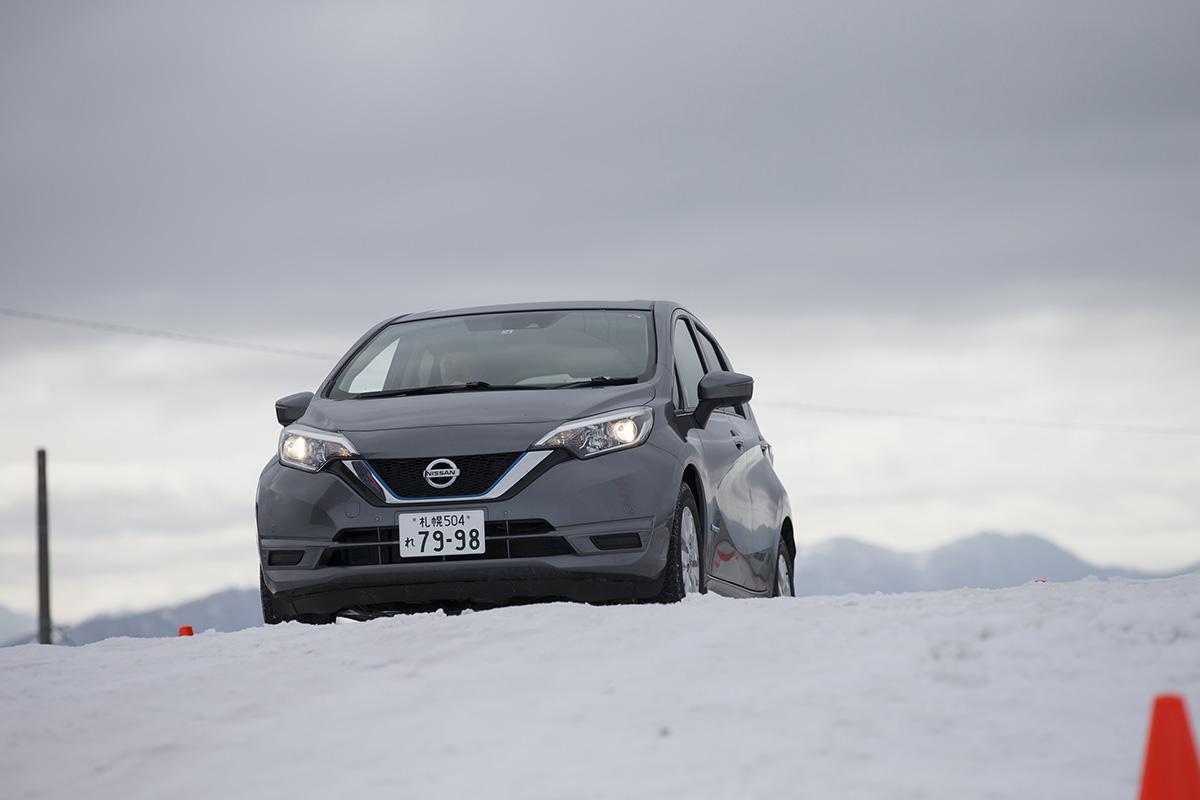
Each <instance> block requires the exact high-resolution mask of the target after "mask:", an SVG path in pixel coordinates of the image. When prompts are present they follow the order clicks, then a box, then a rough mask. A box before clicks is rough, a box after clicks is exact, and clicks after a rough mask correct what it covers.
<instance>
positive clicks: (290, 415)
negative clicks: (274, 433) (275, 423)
mask: <svg viewBox="0 0 1200 800" xmlns="http://www.w3.org/2000/svg"><path fill="white" fill-rule="evenodd" d="M312 399H313V393H312V392H300V393H299V394H289V395H288V396H287V397H281V398H279V399H278V400H276V401H275V419H277V420H279V424H280V425H284V426H287V425H291V424H292V423H293V422H295V421H296V420H298V419H300V418H301V417H303V416H304V412H305V411H308V404H309V403H311V402H312Z"/></svg>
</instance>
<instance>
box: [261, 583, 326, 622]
mask: <svg viewBox="0 0 1200 800" xmlns="http://www.w3.org/2000/svg"><path fill="white" fill-rule="evenodd" d="M258 593H259V596H260V597H261V598H262V615H263V622H264V623H266V624H267V625H278V624H279V623H281V622H303V623H304V624H306V625H330V624H332V623H333V621H334V619H335V617H334V615H333V614H295V615H294V614H289V613H287V612H286V611H284V610H283V609H282V608H280V604H279V603H278V602H277V601H276V600H275V595H274V594H273V593H272V592H271V590H270V589H268V588H267V581H266V578H264V577H263V574H262V570H259V573H258Z"/></svg>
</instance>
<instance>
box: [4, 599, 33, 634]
mask: <svg viewBox="0 0 1200 800" xmlns="http://www.w3.org/2000/svg"><path fill="white" fill-rule="evenodd" d="M33 633H37V620H36V619H34V618H33V617H31V616H29V615H28V614H21V613H18V612H16V611H11V610H9V609H7V608H5V607H4V606H0V643H2V642H7V641H9V640H10V639H16V638H17V637H19V636H28V635H29V634H33Z"/></svg>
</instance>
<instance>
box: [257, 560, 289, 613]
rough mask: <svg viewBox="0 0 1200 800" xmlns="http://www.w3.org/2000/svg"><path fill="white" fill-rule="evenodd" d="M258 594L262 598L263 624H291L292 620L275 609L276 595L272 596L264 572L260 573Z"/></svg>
mask: <svg viewBox="0 0 1200 800" xmlns="http://www.w3.org/2000/svg"><path fill="white" fill-rule="evenodd" d="M258 593H259V595H260V596H261V597H262V612H263V623H264V624H266V625H278V624H279V623H281V622H291V621H292V618H291V617H289V616H287V615H285V614H282V613H280V612H279V611H278V610H276V607H275V595H273V594H271V590H270V589H268V588H267V580H266V578H264V577H263V574H262V571H261V570H260V571H259V573H258Z"/></svg>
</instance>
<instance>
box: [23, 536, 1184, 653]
mask: <svg viewBox="0 0 1200 800" xmlns="http://www.w3.org/2000/svg"><path fill="white" fill-rule="evenodd" d="M1183 572H1200V563H1197V564H1194V565H1193V566H1192V567H1190V568H1189V569H1186V570H1180V571H1179V573H1173V574H1181V573H1183ZM1089 575H1095V576H1097V577H1127V578H1151V577H1165V576H1162V575H1155V574H1151V573H1147V572H1140V571H1138V570H1133V569H1122V568H1119V567H1099V566H1096V565H1094V564H1089V563H1088V562H1086V561H1084V560H1082V559H1080V558H1078V557H1076V556H1075V555H1073V554H1071V553H1070V552H1068V551H1066V550H1064V549H1062V548H1061V547H1059V546H1058V545H1056V544H1054V543H1053V542H1050V541H1048V540H1046V539H1043V538H1041V537H1040V536H1033V535H1029V534H1023V535H1017V536H1010V535H1006V534H999V533H980V534H977V535H975V536H970V537H968V538H966V539H961V540H959V541H957V542H953V543H952V544H948V545H944V546H942V547H937V548H934V549H932V550H927V551H923V552H917V553H905V552H898V551H896V550H890V549H888V548H886V547H879V546H876V545H871V544H866V543H865V542H860V541H858V540H855V539H831V540H829V541H826V542H821V543H820V544H816V545H812V546H811V547H805V548H801V550H800V552H799V553H798V554H797V557H796V592H797V594H802V595H822V594H823V595H836V594H848V593H851V592H855V593H871V592H915V591H931V590H937V589H958V588H962V587H972V588H981V589H1001V588H1004V587H1006V586H1020V585H1021V584H1023V583H1027V582H1029V581H1031V580H1035V579H1038V578H1044V579H1045V580H1048V581H1055V582H1060V581H1074V580H1079V579H1081V578H1086V577H1088V576H1089ZM10 621H11V623H10ZM10 624H11V627H8V626H9V625H10ZM261 624H262V610H261V608H260V606H259V598H258V590H257V589H226V590H225V591H222V592H217V593H216V594H213V595H209V596H208V597H202V598H200V599H198V600H192V601H191V602H188V603H183V604H182V605H177V606H171V607H170V608H160V609H155V610H153V611H144V612H141V613H136V614H106V615H103V616H99V617H93V618H92V619H89V620H87V621H86V622H82V623H80V624H78V625H73V626H70V627H68V628H66V629H65V631H63V632H62V634H63V635H61V636H56V640H57V639H61V640H62V641H63V642H64V643H68V644H88V643H90V642H98V641H100V640H101V639H108V638H111V637H113V636H133V637H148V636H175V635H176V634H177V633H178V631H179V626H180V625H191V626H192V627H193V628H195V630H196V632H197V633H200V632H201V631H205V630H208V629H210V628H212V629H214V630H218V631H237V630H241V629H243V628H252V627H255V626H257V625H261ZM34 628H35V623H34V620H33V619H32V618H30V617H25V616H23V615H20V614H14V613H13V612H11V611H6V610H5V609H2V608H0V642H9V641H11V640H13V639H15V638H16V637H18V636H21V635H22V634H25V635H28V634H30V633H32V632H33V630H34ZM28 640H29V637H28V636H27V638H26V639H25V640H24V641H28Z"/></svg>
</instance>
